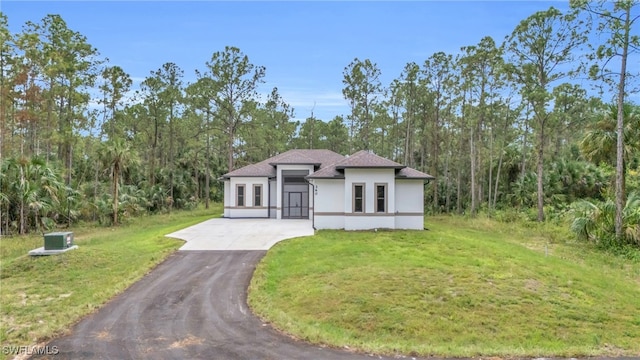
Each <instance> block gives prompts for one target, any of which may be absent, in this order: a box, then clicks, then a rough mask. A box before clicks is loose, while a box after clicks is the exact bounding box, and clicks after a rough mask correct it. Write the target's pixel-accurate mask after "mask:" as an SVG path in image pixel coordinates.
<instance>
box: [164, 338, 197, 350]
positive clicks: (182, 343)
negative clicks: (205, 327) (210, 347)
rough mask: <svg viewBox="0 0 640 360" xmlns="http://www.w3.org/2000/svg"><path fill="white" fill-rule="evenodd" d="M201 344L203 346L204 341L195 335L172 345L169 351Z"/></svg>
mask: <svg viewBox="0 0 640 360" xmlns="http://www.w3.org/2000/svg"><path fill="white" fill-rule="evenodd" d="M200 344H202V339H200V338H197V337H195V336H193V335H189V336H188V337H187V338H186V339H182V340H178V341H174V342H173V343H172V344H171V345H169V349H182V348H185V347H187V346H191V345H200Z"/></svg>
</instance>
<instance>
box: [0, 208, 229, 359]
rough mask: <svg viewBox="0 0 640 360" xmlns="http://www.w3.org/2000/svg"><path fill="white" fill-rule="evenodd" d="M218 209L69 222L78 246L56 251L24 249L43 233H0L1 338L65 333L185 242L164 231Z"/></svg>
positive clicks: (12, 342)
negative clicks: (107, 224) (98, 223)
mask: <svg viewBox="0 0 640 360" xmlns="http://www.w3.org/2000/svg"><path fill="white" fill-rule="evenodd" d="M221 211H222V209H221V207H220V206H219V205H218V206H214V207H213V208H211V209H209V210H196V211H190V212H188V211H181V212H173V213H172V214H170V215H156V216H148V217H142V218H136V219H133V220H131V221H130V223H129V224H127V225H122V226H119V227H115V228H88V227H87V228H77V229H74V228H72V229H70V230H71V231H74V237H75V238H74V240H75V243H76V244H77V245H79V248H78V249H76V250H72V251H69V252H67V253H64V254H61V255H56V256H41V257H31V256H29V255H27V253H28V251H29V250H32V249H35V248H38V247H41V246H43V238H42V236H41V235H37V236H36V235H34V236H28V237H17V236H16V237H3V238H1V239H0V345H1V346H30V345H34V344H36V343H38V342H41V341H44V340H47V339H50V338H52V337H54V336H57V335H61V334H63V333H64V332H65V331H66V330H67V329H69V327H70V326H71V325H73V324H74V323H76V322H77V321H78V320H80V319H81V318H82V317H83V316H85V315H87V314H89V313H91V312H93V311H95V310H96V309H98V308H99V307H100V306H101V305H103V304H104V303H105V302H107V301H108V300H109V299H111V298H112V297H113V296H115V295H116V294H118V293H120V292H122V291H123V290H125V289H126V288H127V287H129V286H130V285H131V284H133V283H134V282H135V281H137V280H139V279H140V278H141V277H142V276H144V275H145V274H146V273H148V272H149V271H150V270H151V269H152V268H153V267H155V266H156V265H157V264H159V263H160V262H162V261H163V260H164V259H165V258H166V257H167V256H169V255H170V254H171V253H172V252H174V251H175V250H176V249H178V248H179V247H180V246H181V245H182V244H183V243H184V242H183V241H181V240H178V239H171V238H167V237H165V235H166V234H169V233H171V232H173V231H176V230H179V229H181V228H184V227H187V226H190V225H193V224H196V223H198V222H201V221H204V220H206V219H209V218H212V217H216V216H218V215H219V214H220V213H221ZM4 356H6V355H5V354H0V358H3V357H4Z"/></svg>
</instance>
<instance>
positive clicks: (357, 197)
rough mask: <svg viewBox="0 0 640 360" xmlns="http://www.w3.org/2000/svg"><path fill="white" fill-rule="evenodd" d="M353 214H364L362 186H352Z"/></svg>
mask: <svg viewBox="0 0 640 360" xmlns="http://www.w3.org/2000/svg"><path fill="white" fill-rule="evenodd" d="M353 212H357V213H358V212H359V213H361V212H364V184H354V185H353Z"/></svg>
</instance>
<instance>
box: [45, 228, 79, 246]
mask: <svg viewBox="0 0 640 360" xmlns="http://www.w3.org/2000/svg"><path fill="white" fill-rule="evenodd" d="M72 246H73V233H72V232H69V231H68V232H53V233H48V234H44V249H45V250H64V249H67V248H70V247H72Z"/></svg>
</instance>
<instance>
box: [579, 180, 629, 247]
mask: <svg viewBox="0 0 640 360" xmlns="http://www.w3.org/2000/svg"><path fill="white" fill-rule="evenodd" d="M615 211H616V206H615V203H614V202H613V200H606V201H601V202H591V201H587V200H580V201H578V202H576V203H574V204H572V209H571V214H572V217H573V222H572V224H571V230H572V231H573V232H574V233H575V234H576V235H577V236H578V238H580V239H583V240H588V241H591V242H594V243H596V244H599V245H603V246H605V247H609V246H613V245H622V244H618V243H617V242H616V240H615ZM623 229H624V237H623V239H622V241H623V242H624V243H626V244H631V245H635V246H640V193H638V192H633V193H631V194H629V196H628V197H627V201H626V204H625V207H624V211H623Z"/></svg>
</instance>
